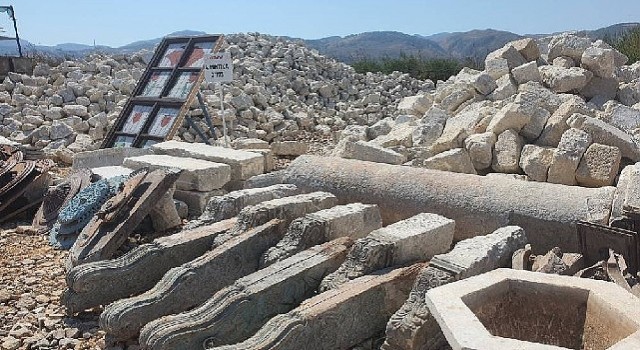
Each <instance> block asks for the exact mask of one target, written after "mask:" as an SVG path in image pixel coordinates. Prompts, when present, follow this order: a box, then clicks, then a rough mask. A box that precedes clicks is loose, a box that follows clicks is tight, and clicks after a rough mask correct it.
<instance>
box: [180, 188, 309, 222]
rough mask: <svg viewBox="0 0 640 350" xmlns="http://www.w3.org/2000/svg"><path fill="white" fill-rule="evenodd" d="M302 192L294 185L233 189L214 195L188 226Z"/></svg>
mask: <svg viewBox="0 0 640 350" xmlns="http://www.w3.org/2000/svg"><path fill="white" fill-rule="evenodd" d="M298 193H300V191H299V190H298V188H297V187H296V186H294V185H274V186H269V187H261V188H253V189H246V190H239V191H233V192H230V193H228V194H225V195H222V196H216V197H212V198H211V199H210V200H209V201H208V203H207V206H206V208H205V209H204V212H203V213H202V215H201V216H200V217H199V218H198V219H197V220H192V221H190V222H189V223H187V225H186V228H193V227H198V226H201V225H206V224H209V223H213V222H218V221H220V220H224V219H229V218H232V217H234V216H236V215H238V214H239V213H240V211H241V210H242V209H244V208H245V207H248V206H251V205H256V204H258V203H261V202H265V201H269V200H272V199H277V198H283V197H288V196H293V195H296V194H298Z"/></svg>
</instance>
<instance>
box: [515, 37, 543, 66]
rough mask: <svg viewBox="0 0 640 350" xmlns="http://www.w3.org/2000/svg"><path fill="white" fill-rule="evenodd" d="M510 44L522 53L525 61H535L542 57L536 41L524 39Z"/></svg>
mask: <svg viewBox="0 0 640 350" xmlns="http://www.w3.org/2000/svg"><path fill="white" fill-rule="evenodd" d="M510 44H511V46H513V48H514V49H516V50H518V52H520V54H521V55H522V57H524V59H525V60H527V61H529V62H531V61H535V60H537V59H538V58H539V57H540V49H539V48H538V44H537V43H536V41H535V39H532V38H524V39H520V40H516V41H512V42H511V43H510Z"/></svg>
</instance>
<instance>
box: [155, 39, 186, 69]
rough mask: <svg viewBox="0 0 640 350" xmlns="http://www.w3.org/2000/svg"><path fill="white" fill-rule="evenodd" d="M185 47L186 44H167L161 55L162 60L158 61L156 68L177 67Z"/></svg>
mask: <svg viewBox="0 0 640 350" xmlns="http://www.w3.org/2000/svg"><path fill="white" fill-rule="evenodd" d="M186 45H187V44H186V43H175V44H169V45H168V46H167V49H166V50H165V51H164V53H163V54H162V59H161V60H160V63H159V64H158V67H167V68H173V67H175V66H177V65H178V62H180V57H182V54H183V53H184V50H185V47H186Z"/></svg>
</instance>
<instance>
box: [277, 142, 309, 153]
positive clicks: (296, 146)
mask: <svg viewBox="0 0 640 350" xmlns="http://www.w3.org/2000/svg"><path fill="white" fill-rule="evenodd" d="M308 150H309V146H307V144H306V143H304V142H300V141H280V142H274V143H272V144H271V151H272V152H273V154H274V155H276V156H300V155H303V154H305V153H307V151H308Z"/></svg>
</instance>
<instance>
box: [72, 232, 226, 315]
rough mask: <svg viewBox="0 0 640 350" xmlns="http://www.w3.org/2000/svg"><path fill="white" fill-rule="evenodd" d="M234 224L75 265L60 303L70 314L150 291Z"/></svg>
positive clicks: (179, 233)
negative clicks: (170, 271)
mask: <svg viewBox="0 0 640 350" xmlns="http://www.w3.org/2000/svg"><path fill="white" fill-rule="evenodd" d="M236 222H237V220H236V219H228V220H223V221H220V222H217V223H215V224H213V225H207V226H202V227H198V228H196V229H192V230H185V231H181V232H178V233H176V234H173V235H170V236H167V237H160V238H158V239H156V240H154V241H153V242H151V243H148V244H143V245H140V246H138V247H136V248H134V249H133V250H131V251H130V252H128V253H127V254H125V255H122V256H121V257H119V258H117V259H111V260H102V261H96V262H90V263H86V264H82V265H78V266H76V267H74V268H72V269H71V270H70V271H69V272H68V273H67V285H68V286H69V289H67V290H66V291H65V293H64V294H63V297H62V301H63V303H64V304H65V306H66V307H67V311H68V312H69V313H72V314H73V313H76V312H80V311H82V310H86V309H89V308H92V307H95V306H98V305H107V304H110V303H112V302H114V301H116V300H118V299H122V298H127V297H130V296H132V295H137V294H140V293H143V292H145V291H147V290H149V289H151V288H153V286H154V285H155V284H156V283H157V282H158V281H159V280H160V279H161V278H162V276H163V275H164V274H165V273H166V272H167V271H169V269H171V268H173V267H176V266H180V265H181V264H184V263H186V262H189V261H191V260H193V259H195V258H197V257H199V256H201V255H203V254H204V253H205V252H207V251H208V250H209V249H210V248H211V245H212V244H213V240H214V238H215V237H216V236H217V235H219V234H222V233H224V232H226V231H228V230H230V229H231V228H232V227H234V225H235V224H236ZM114 286H116V287H115V288H114Z"/></svg>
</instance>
